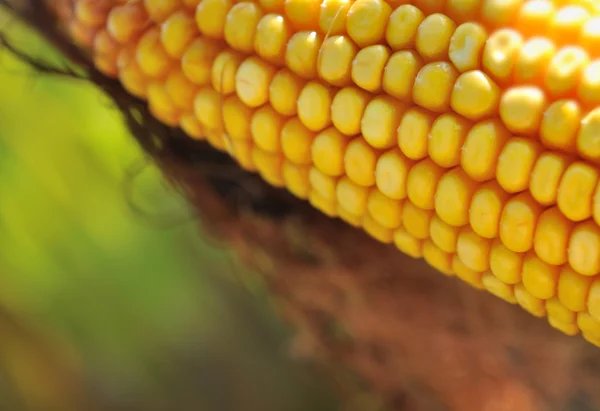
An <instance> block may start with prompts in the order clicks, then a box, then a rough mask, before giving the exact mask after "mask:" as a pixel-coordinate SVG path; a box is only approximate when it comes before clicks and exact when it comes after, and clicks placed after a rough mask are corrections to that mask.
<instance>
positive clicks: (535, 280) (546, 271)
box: [522, 253, 560, 300]
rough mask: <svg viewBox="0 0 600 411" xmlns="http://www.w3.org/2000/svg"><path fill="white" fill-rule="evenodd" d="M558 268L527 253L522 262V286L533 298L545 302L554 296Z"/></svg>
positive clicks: (533, 254) (558, 272)
mask: <svg viewBox="0 0 600 411" xmlns="http://www.w3.org/2000/svg"><path fill="white" fill-rule="evenodd" d="M559 274H560V267H557V266H554V265H551V264H548V263H546V262H544V261H542V260H541V259H540V258H539V257H537V256H536V255H535V253H529V254H527V255H526V256H525V260H524V261H523V271H522V276H523V285H524V286H525V288H526V289H527V291H529V292H530V293H531V294H532V295H533V296H534V297H537V298H541V299H544V300H547V299H549V298H552V297H554V296H555V295H556V290H557V287H558V277H559Z"/></svg>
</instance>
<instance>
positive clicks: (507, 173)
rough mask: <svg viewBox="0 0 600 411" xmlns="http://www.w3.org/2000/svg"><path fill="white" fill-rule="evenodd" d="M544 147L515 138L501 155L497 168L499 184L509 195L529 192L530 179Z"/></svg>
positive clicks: (507, 144) (531, 141)
mask: <svg viewBox="0 0 600 411" xmlns="http://www.w3.org/2000/svg"><path fill="white" fill-rule="evenodd" d="M541 152H542V146H541V145H540V144H539V143H537V142H535V141H533V140H531V139H528V138H521V137H513V138H512V139H510V140H509V141H508V142H507V143H506V145H505V146H504V148H503V149H502V152H501V154H500V158H499V159H498V166H497V167H496V179H497V180H498V183H500V185H501V186H502V188H504V189H505V190H506V191H508V192H509V193H518V192H520V191H524V190H527V188H528V187H529V178H530V176H531V171H532V170H533V167H534V165H535V162H536V160H537V159H538V157H539V156H540V154H541Z"/></svg>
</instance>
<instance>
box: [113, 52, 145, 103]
mask: <svg viewBox="0 0 600 411" xmlns="http://www.w3.org/2000/svg"><path fill="white" fill-rule="evenodd" d="M117 67H118V70H119V80H120V81H121V84H122V85H123V87H124V88H125V90H127V91H128V92H129V93H131V94H133V95H134V96H136V97H139V98H144V97H145V96H146V93H147V88H148V78H147V77H146V76H145V75H144V73H142V70H141V69H140V67H139V66H138V64H137V62H136V61H135V53H134V52H133V51H132V50H131V49H124V50H123V51H122V52H121V53H119V57H118V59H117Z"/></svg>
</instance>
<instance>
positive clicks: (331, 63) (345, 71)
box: [317, 36, 358, 87]
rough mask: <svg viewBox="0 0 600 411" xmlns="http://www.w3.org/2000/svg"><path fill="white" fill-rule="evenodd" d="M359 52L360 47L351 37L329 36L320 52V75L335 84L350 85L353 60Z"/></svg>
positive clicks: (318, 68) (318, 69)
mask: <svg viewBox="0 0 600 411" xmlns="http://www.w3.org/2000/svg"><path fill="white" fill-rule="evenodd" d="M357 52H358V48H357V47H356V44H354V42H353V41H352V40H351V39H350V37H348V36H331V37H328V38H327V39H326V40H325V41H324V42H323V46H322V47H321V51H320V52H319V60H318V67H317V71H318V72H319V76H320V77H321V78H322V79H323V80H325V81H326V82H328V83H329V84H332V85H334V86H339V87H343V86H347V85H349V84H350V83H351V77H352V61H353V60H354V57H355V56H356V53H357Z"/></svg>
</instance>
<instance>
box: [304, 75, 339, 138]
mask: <svg viewBox="0 0 600 411" xmlns="http://www.w3.org/2000/svg"><path fill="white" fill-rule="evenodd" d="M334 93H335V90H334V89H332V88H330V87H327V86H326V85H324V84H323V83H320V82H318V81H310V82H308V83H307V84H306V86H304V88H303V89H302V91H300V95H299V96H298V102H297V107H298V118H299V119H300V121H302V123H303V124H304V125H305V126H306V127H307V128H308V129H309V130H312V131H321V130H323V129H324V128H326V127H328V126H329V125H330V124H331V103H332V102H333V96H334Z"/></svg>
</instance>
